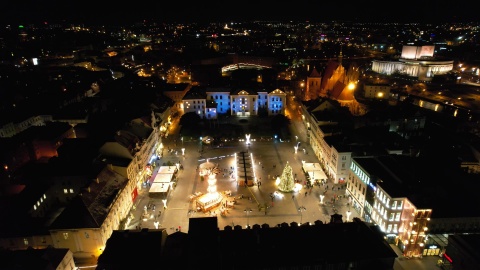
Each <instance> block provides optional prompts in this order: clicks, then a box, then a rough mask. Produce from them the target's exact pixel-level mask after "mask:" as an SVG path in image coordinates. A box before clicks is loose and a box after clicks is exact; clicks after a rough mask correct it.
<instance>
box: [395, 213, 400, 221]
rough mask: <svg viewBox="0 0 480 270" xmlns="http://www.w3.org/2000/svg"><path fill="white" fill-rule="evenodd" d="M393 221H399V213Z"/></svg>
mask: <svg viewBox="0 0 480 270" xmlns="http://www.w3.org/2000/svg"><path fill="white" fill-rule="evenodd" d="M395 221H400V213H397V215H396V216H395Z"/></svg>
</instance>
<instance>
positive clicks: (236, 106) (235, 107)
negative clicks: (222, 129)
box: [182, 87, 287, 119]
mask: <svg viewBox="0 0 480 270" xmlns="http://www.w3.org/2000/svg"><path fill="white" fill-rule="evenodd" d="M286 96H287V95H286V93H285V92H284V91H282V90H280V89H275V90H272V91H270V92H268V91H255V90H251V89H241V90H232V89H230V88H205V89H199V88H195V87H194V88H192V91H190V92H189V93H187V94H186V95H185V97H184V98H183V106H182V107H183V113H188V112H195V113H196V114H198V115H199V116H200V117H201V118H205V119H217V117H218V115H219V114H231V115H236V116H250V115H258V114H259V110H262V109H263V110H265V111H266V112H267V114H268V115H270V116H272V115H277V114H285V106H286V102H287V101H286Z"/></svg>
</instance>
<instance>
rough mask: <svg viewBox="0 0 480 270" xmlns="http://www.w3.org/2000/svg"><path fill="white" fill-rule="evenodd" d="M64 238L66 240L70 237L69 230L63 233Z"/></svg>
mask: <svg viewBox="0 0 480 270" xmlns="http://www.w3.org/2000/svg"><path fill="white" fill-rule="evenodd" d="M63 239H65V240H67V239H68V233H67V232H64V233H63Z"/></svg>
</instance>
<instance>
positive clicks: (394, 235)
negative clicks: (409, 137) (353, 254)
mask: <svg viewBox="0 0 480 270" xmlns="http://www.w3.org/2000/svg"><path fill="white" fill-rule="evenodd" d="M389 161H391V159H389V158H388V157H356V158H352V163H351V166H350V173H349V176H348V179H347V189H346V196H347V198H348V202H349V204H350V205H351V206H352V208H353V209H354V210H355V211H357V212H358V214H359V215H361V216H362V217H363V219H364V220H365V221H366V222H372V223H375V224H377V225H378V226H379V228H380V230H381V231H383V232H384V233H385V236H386V239H387V241H388V242H389V243H392V244H395V245H397V246H398V247H399V248H400V249H401V250H402V251H403V252H404V254H405V256H407V257H416V256H422V255H423V251H424V249H425V244H426V242H427V232H428V227H429V222H430V216H431V212H432V210H431V209H428V208H423V209H420V208H419V207H418V206H416V205H414V204H413V202H412V200H411V199H409V197H410V196H412V195H410V191H409V190H408V188H407V187H406V185H407V182H408V179H407V180H405V178H402V177H403V176H399V175H396V174H394V173H393V172H394V171H397V169H398V168H394V167H392V166H390V165H388V164H392V163H389ZM412 197H415V196H412Z"/></svg>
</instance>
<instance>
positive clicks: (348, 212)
mask: <svg viewBox="0 0 480 270" xmlns="http://www.w3.org/2000/svg"><path fill="white" fill-rule="evenodd" d="M351 214H352V212H350V210H348V211H347V222H348V221H349V220H350V215H351Z"/></svg>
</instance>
